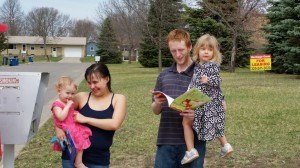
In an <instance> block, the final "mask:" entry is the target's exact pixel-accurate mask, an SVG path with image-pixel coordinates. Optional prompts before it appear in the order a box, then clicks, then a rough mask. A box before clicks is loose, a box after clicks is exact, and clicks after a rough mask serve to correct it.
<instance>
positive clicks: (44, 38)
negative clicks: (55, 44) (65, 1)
mask: <svg viewBox="0 0 300 168" xmlns="http://www.w3.org/2000/svg"><path fill="white" fill-rule="evenodd" d="M46 38H47V37H43V40H44V56H45V57H47V61H48V62H50V58H49V56H48V55H47V48H46V40H47V39H46Z"/></svg>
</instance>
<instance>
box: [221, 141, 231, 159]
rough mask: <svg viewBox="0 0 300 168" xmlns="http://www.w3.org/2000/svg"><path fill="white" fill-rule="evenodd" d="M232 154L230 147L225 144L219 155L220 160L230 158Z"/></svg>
mask: <svg viewBox="0 0 300 168" xmlns="http://www.w3.org/2000/svg"><path fill="white" fill-rule="evenodd" d="M232 152H233V149H232V146H231V145H230V144H229V143H227V144H225V145H224V146H223V147H222V148H221V152H220V155H221V157H222V158H227V157H230V156H231V154H232Z"/></svg>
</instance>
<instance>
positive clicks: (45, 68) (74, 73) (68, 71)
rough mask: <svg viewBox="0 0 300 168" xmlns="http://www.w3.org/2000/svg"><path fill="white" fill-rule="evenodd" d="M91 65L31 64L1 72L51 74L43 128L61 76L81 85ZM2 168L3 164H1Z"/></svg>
mask: <svg viewBox="0 0 300 168" xmlns="http://www.w3.org/2000/svg"><path fill="white" fill-rule="evenodd" d="M89 65H90V63H36V62H34V63H30V64H20V65H18V66H0V71H1V72H49V73H50V77H49V83H48V89H47V92H46V97H45V102H44V106H43V111H42V116H41V121H40V125H39V127H41V126H42V125H43V124H44V123H45V122H46V121H47V120H48V119H49V118H50V117H51V113H50V105H51V103H52V102H53V101H54V100H55V99H56V98H57V93H56V91H55V87H54V85H55V83H56V81H57V79H58V78H59V77H60V76H70V77H71V78H73V79H74V81H75V82H76V83H77V84H79V83H80V82H81V81H82V80H83V79H84V72H85V69H86V68H87V67H88V66H89ZM23 147H24V146H23V145H16V146H15V156H17V155H18V153H19V152H20V150H21V149H22V148H23ZM0 167H1V163H0Z"/></svg>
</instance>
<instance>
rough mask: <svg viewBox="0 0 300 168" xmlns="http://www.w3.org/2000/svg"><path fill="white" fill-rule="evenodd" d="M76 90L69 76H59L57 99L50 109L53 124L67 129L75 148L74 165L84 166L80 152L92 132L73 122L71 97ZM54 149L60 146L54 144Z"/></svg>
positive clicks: (87, 143)
mask: <svg viewBox="0 0 300 168" xmlns="http://www.w3.org/2000/svg"><path fill="white" fill-rule="evenodd" d="M76 90H77V86H76V84H74V82H73V80H72V79H71V78H69V77H61V78H60V79H59V80H58V82H57V84H56V91H57V92H58V99H57V100H55V101H54V102H53V104H52V108H51V110H52V114H53V117H54V123H55V125H56V126H57V127H59V128H61V129H63V130H64V131H69V133H70V135H71V137H72V139H73V141H74V143H75V146H76V150H77V155H76V158H75V164H74V165H75V167H77V168H86V166H85V165H84V164H83V163H82V153H83V149H87V148H88V147H89V146H90V144H91V142H90V140H89V136H91V135H92V132H91V130H90V129H89V128H88V127H86V126H83V125H81V124H78V123H76V122H74V119H73V114H74V113H77V111H75V110H74V102H73V100H72V98H73V96H74V94H75V92H76ZM54 150H60V147H59V146H54Z"/></svg>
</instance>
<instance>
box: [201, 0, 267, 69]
mask: <svg viewBox="0 0 300 168" xmlns="http://www.w3.org/2000/svg"><path fill="white" fill-rule="evenodd" d="M263 2H264V1H263V0H221V1H220V0H202V1H199V4H200V5H201V6H202V7H203V8H205V9H207V10H208V11H210V12H211V13H212V14H214V15H217V16H218V17H219V18H220V20H221V21H222V23H223V24H224V25H225V26H226V27H227V28H228V29H229V30H230V34H231V40H232V49H231V58H230V71H231V72H234V71H235V66H236V55H237V48H238V45H237V44H238V38H239V37H240V36H241V35H242V34H244V33H246V31H245V27H244V23H245V22H246V21H247V19H248V18H249V15H250V14H251V12H252V11H253V10H255V9H257V8H259V7H261V6H263V5H264V3H263Z"/></svg>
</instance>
